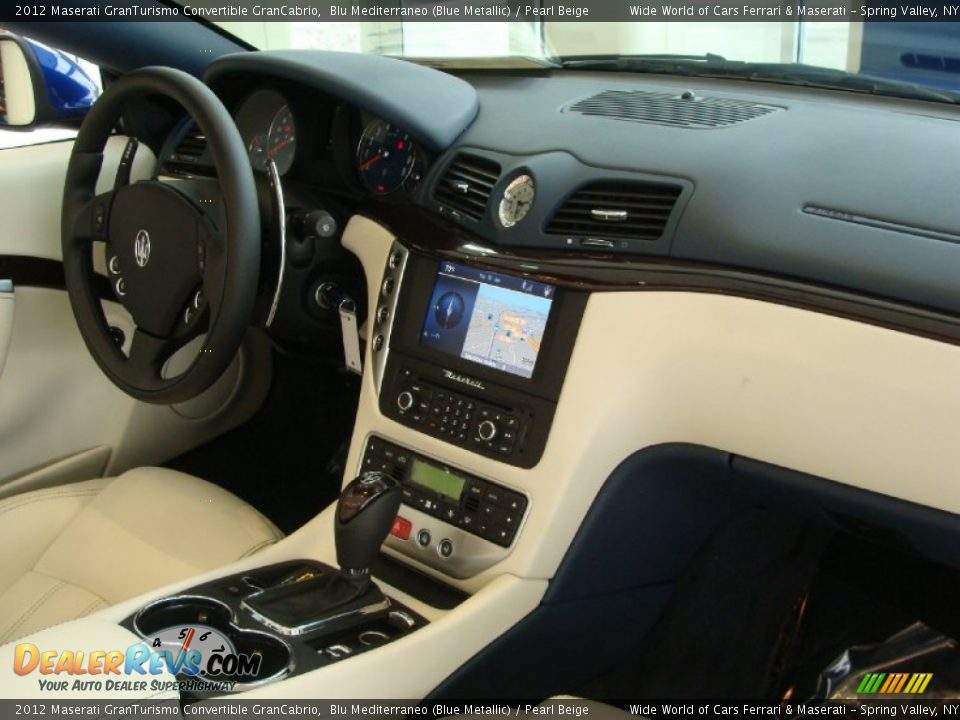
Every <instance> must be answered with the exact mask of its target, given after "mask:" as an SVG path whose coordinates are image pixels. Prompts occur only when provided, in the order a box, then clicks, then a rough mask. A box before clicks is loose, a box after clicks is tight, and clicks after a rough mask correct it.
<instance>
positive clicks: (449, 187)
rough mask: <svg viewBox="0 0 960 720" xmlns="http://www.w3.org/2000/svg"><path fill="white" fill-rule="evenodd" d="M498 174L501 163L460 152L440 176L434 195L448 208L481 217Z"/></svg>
mask: <svg viewBox="0 0 960 720" xmlns="http://www.w3.org/2000/svg"><path fill="white" fill-rule="evenodd" d="M499 177H500V165H499V164H498V163H497V162H495V161H494V160H490V159H488V158H484V157H480V156H478V155H469V154H467V153H460V154H459V155H457V156H456V157H455V158H454V159H453V162H451V163H450V166H449V167H448V168H447V171H446V172H445V173H444V174H443V177H441V178H440V182H439V183H437V188H436V190H435V191H434V193H433V195H434V197H435V198H436V199H437V200H438V201H439V202H441V203H442V204H443V205H445V206H447V207H448V208H450V209H452V210H455V211H457V212H459V213H462V214H463V215H465V216H467V217H469V218H472V219H473V220H480V219H481V218H482V217H483V214H484V213H485V212H486V210H487V203H488V202H489V201H490V193H492V192H493V186H494V185H495V184H496V182H497V179H498V178H499Z"/></svg>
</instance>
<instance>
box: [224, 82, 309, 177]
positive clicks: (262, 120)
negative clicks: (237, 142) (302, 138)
mask: <svg viewBox="0 0 960 720" xmlns="http://www.w3.org/2000/svg"><path fill="white" fill-rule="evenodd" d="M236 123H237V129H238V130H239V131H240V136H241V137H242V138H243V141H244V143H245V144H246V146H247V154H248V155H249V157H250V164H251V165H252V166H253V169H254V170H260V171H264V170H266V169H267V166H268V165H269V164H270V161H271V160H272V161H273V163H274V164H275V165H276V166H277V172H278V173H279V174H280V175H283V174H285V173H286V172H287V171H288V170H290V168H291V167H292V166H293V161H294V157H295V156H296V152H297V128H296V125H295V124H294V120H293V112H291V110H290V106H289V105H288V104H287V101H286V99H285V98H284V97H283V95H281V94H280V93H278V92H277V91H275V90H272V89H269V88H263V89H260V90H255V91H253V92H252V93H251V94H250V95H248V96H247V97H246V99H245V100H244V101H243V103H242V104H241V106H240V109H239V111H238V112H237V115H236Z"/></svg>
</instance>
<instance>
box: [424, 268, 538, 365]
mask: <svg viewBox="0 0 960 720" xmlns="http://www.w3.org/2000/svg"><path fill="white" fill-rule="evenodd" d="M555 290H556V288H555V287H554V286H553V285H547V284H546V283H540V282H535V281H533V280H526V279H524V278H519V277H513V276H512V275H503V274H501V273H495V272H489V271H487V270H479V269H477V268H472V267H467V266H464V265H457V264H455V263H450V262H441V263H440V270H439V272H438V273H437V280H436V282H435V283H434V286H433V293H432V294H431V296H430V304H429V306H428V307H427V314H426V317H425V318H424V319H423V331H422V333H421V336H420V344H421V345H422V346H424V347H428V348H433V349H434V350H439V351H441V352H444V353H447V354H449V355H454V356H456V357H459V358H462V359H463V360H469V361H470V362H475V363H479V364H481V365H486V366H487V367H492V368H496V369H497V370H502V371H504V372H508V373H512V374H513V375H519V376H520V377H524V378H529V377H532V376H533V369H534V367H536V364H537V356H538V354H539V353H540V346H541V345H542V344H543V333H544V331H545V329H546V327H547V318H548V317H549V316H550V306H551V305H552V304H553V295H554V292H555Z"/></svg>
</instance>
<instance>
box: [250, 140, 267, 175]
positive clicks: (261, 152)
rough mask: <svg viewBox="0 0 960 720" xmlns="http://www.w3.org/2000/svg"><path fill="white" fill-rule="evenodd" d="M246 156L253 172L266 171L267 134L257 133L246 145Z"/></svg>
mask: <svg viewBox="0 0 960 720" xmlns="http://www.w3.org/2000/svg"><path fill="white" fill-rule="evenodd" d="M247 155H248V156H249V157H250V164H251V165H253V167H254V169H255V170H266V169H267V134H266V133H257V134H256V135H254V136H253V138H251V140H250V142H249V143H247Z"/></svg>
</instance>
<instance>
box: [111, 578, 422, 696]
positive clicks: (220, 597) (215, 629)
mask: <svg viewBox="0 0 960 720" xmlns="http://www.w3.org/2000/svg"><path fill="white" fill-rule="evenodd" d="M339 575H340V573H339V571H338V570H336V569H334V568H331V567H329V566H327V565H324V564H322V563H318V562H314V561H312V560H295V561H291V562H286V563H280V564H277V565H269V566H266V567H262V568H257V569H255V570H251V571H247V572H244V573H240V574H237V575H230V576H227V577H223V578H218V579H216V580H212V581H210V582H208V583H204V584H202V585H198V586H196V587H193V588H190V589H189V590H185V591H184V592H183V593H182V594H179V595H175V596H173V597H168V598H163V599H161V600H157V601H155V602H153V603H151V604H149V605H147V606H145V607H143V608H142V609H140V610H139V611H138V612H137V613H136V614H134V615H133V616H131V617H129V618H127V619H126V620H124V621H123V623H122V625H123V626H124V627H126V628H128V629H130V630H132V631H133V632H134V633H136V634H137V635H138V636H139V637H141V638H143V640H144V641H145V643H146V645H147V646H148V647H149V648H150V649H151V650H152V651H153V652H154V653H163V652H165V653H167V658H168V659H167V664H168V666H170V667H171V670H172V671H173V673H174V675H176V677H177V680H179V681H181V682H183V683H184V685H183V690H184V693H183V694H184V695H189V696H193V697H198V698H205V697H212V696H217V695H222V694H227V693H231V692H240V691H243V690H248V689H250V688H253V687H257V686H260V685H264V684H266V683H270V682H275V681H277V680H282V679H283V678H286V677H289V676H292V675H297V674H300V673H304V672H309V671H310V670H315V669H317V668H320V667H324V666H326V665H330V664H332V663H335V662H339V661H340V660H343V659H344V658H348V657H352V656H354V655H358V654H360V653H364V652H367V651H368V650H371V649H373V648H375V647H378V646H380V645H384V644H387V643H390V642H393V641H394V640H396V639H398V638H400V637H403V636H404V635H407V634H409V633H411V632H413V631H415V630H416V629H418V628H420V627H422V626H424V625H426V623H427V621H426V620H425V619H424V618H423V617H422V616H420V615H418V614H417V613H416V612H414V611H413V610H411V609H410V608H408V607H406V606H404V605H402V604H401V603H398V602H397V601H396V600H393V599H390V598H386V597H384V600H385V605H384V606H383V607H381V608H378V609H377V610H375V611H371V612H369V613H368V614H366V615H362V616H361V617H359V618H357V619H356V621H355V622H350V623H340V624H337V623H333V624H331V625H326V626H317V627H312V628H311V627H305V628H299V629H297V631H296V632H290V631H285V630H278V629H277V627H275V626H271V625H272V624H270V623H269V621H268V622H264V621H263V618H262V617H258V613H256V612H254V611H252V610H251V607H250V606H251V605H254V606H255V605H256V603H255V602H251V599H255V598H257V597H258V596H261V597H262V596H263V594H264V593H266V592H270V589H271V588H273V589H279V590H281V591H287V592H288V593H289V594H290V595H291V596H296V595H297V593H298V592H301V591H306V592H305V593H304V595H303V597H304V598H305V599H306V600H307V604H306V605H305V606H304V607H303V613H304V618H310V617H313V616H314V615H315V614H316V612H317V608H315V607H313V605H312V604H310V603H309V589H308V587H307V586H305V583H311V582H321V583H322V582H324V581H330V580H331V579H333V578H337V577H339Z"/></svg>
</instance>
